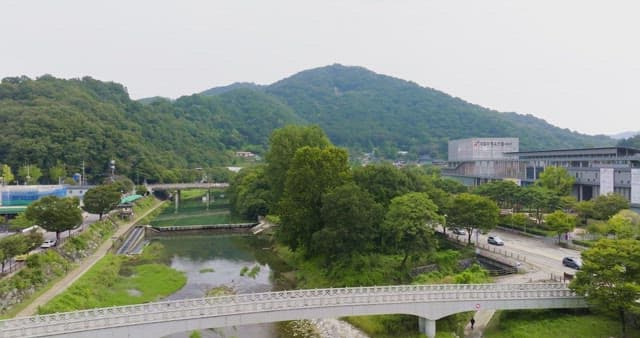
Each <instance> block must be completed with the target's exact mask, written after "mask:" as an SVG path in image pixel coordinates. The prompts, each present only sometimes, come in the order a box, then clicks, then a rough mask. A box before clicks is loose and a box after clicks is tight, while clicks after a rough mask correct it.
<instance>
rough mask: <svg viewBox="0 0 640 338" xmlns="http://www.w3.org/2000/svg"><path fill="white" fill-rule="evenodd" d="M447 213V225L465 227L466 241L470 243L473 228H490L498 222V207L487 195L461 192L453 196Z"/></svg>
mask: <svg viewBox="0 0 640 338" xmlns="http://www.w3.org/2000/svg"><path fill="white" fill-rule="evenodd" d="M447 215H448V217H447V223H449V226H458V227H463V228H466V229H467V235H468V238H467V242H468V243H469V244H471V234H472V232H473V229H479V230H480V229H481V230H491V229H493V228H494V227H495V226H496V225H497V224H498V217H499V215H500V208H498V205H497V204H496V202H494V201H492V200H491V199H489V198H488V197H484V196H479V195H473V194H469V193H462V194H458V195H456V196H454V197H453V199H452V201H451V205H450V207H449V209H448V210H447Z"/></svg>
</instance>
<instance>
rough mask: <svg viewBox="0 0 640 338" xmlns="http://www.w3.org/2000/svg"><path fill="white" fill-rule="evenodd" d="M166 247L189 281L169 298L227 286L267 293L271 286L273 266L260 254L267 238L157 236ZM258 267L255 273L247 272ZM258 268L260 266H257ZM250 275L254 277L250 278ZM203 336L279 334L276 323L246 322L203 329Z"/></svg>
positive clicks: (228, 337) (262, 336) (178, 336)
mask: <svg viewBox="0 0 640 338" xmlns="http://www.w3.org/2000/svg"><path fill="white" fill-rule="evenodd" d="M154 241H158V242H160V243H162V245H164V246H165V249H166V250H167V253H168V254H169V256H170V257H171V267H172V268H174V269H176V270H178V271H183V272H184V273H185V274H186V275H187V284H186V285H185V286H184V287H183V288H182V289H181V290H180V291H178V292H176V293H174V294H173V295H171V296H169V297H167V298H166V300H176V299H185V298H197V297H204V296H206V293H207V291H209V290H211V289H213V288H215V287H218V286H227V287H230V288H232V289H233V290H234V291H235V292H236V293H251V292H264V291H270V290H271V289H272V283H271V280H270V275H271V273H272V270H271V267H270V266H269V264H268V263H267V262H266V261H265V260H264V258H263V256H264V255H262V254H261V252H260V251H261V250H262V248H263V247H265V246H267V245H268V243H267V242H266V240H261V239H260V238H256V237H253V236H248V235H207V234H202V235H197V236H173V237H160V238H156V239H154ZM256 266H259V267H260V269H259V272H258V273H256V274H255V275H253V274H249V273H245V274H243V275H244V276H241V272H242V271H243V268H244V270H247V269H248V270H249V271H250V270H251V269H252V268H254V267H256ZM254 270H257V269H254ZM249 275H251V277H249ZM200 333H201V336H202V337H211V338H213V337H215V338H221V337H226V338H231V337H237V338H245V337H247V338H274V337H278V334H277V333H276V329H275V325H274V324H259V325H244V326H238V327H231V328H223V329H209V330H203V331H201V332H200ZM190 334H191V332H183V333H179V334H173V335H169V336H167V337H171V338H184V337H189V335H190Z"/></svg>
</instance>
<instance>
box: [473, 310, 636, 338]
mask: <svg viewBox="0 0 640 338" xmlns="http://www.w3.org/2000/svg"><path fill="white" fill-rule="evenodd" d="M628 330H630V329H628ZM621 335H622V331H621V326H620V322H618V321H617V320H616V319H614V318H610V317H607V316H604V315H600V314H593V313H590V312H589V311H588V310H519V311H499V312H496V314H495V315H494V317H493V319H492V320H491V322H490V323H489V326H488V327H487V330H486V331H485V332H484V336H485V337H487V338H507V337H509V338H556V337H576V338H577V337H580V338H608V337H621ZM627 336H628V337H640V331H638V330H632V331H629V332H627Z"/></svg>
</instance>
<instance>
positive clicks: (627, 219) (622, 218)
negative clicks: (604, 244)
mask: <svg viewBox="0 0 640 338" xmlns="http://www.w3.org/2000/svg"><path fill="white" fill-rule="evenodd" d="M607 226H608V232H609V233H611V234H614V235H615V236H616V238H619V239H623V238H626V239H634V238H640V215H638V214H637V213H635V212H633V211H631V210H628V209H625V210H620V211H619V212H618V213H617V214H615V215H613V216H611V218H609V221H607Z"/></svg>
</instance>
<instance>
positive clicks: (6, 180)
mask: <svg viewBox="0 0 640 338" xmlns="http://www.w3.org/2000/svg"><path fill="white" fill-rule="evenodd" d="M14 179H15V178H14V176H13V172H11V167H9V166H8V165H6V164H3V165H2V184H4V185H9V184H11V183H12V182H13V180H14Z"/></svg>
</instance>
